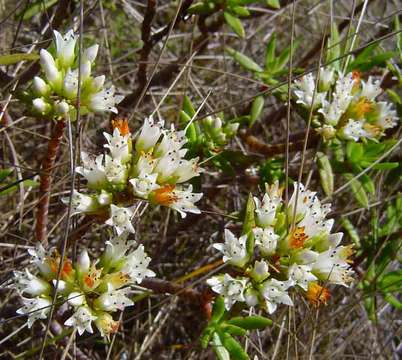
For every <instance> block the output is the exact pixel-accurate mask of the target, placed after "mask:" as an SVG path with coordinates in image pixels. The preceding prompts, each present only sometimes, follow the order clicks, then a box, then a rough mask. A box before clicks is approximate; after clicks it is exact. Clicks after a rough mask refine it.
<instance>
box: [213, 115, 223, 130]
mask: <svg viewBox="0 0 402 360" xmlns="http://www.w3.org/2000/svg"><path fill="white" fill-rule="evenodd" d="M213 126H214V128H215V129H220V128H221V127H222V120H221V119H220V118H219V117H216V118H215V119H214V122H213Z"/></svg>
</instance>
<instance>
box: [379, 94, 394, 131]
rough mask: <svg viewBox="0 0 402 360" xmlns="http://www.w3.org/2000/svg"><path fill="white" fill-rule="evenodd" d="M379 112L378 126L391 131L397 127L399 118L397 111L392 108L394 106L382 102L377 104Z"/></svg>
mask: <svg viewBox="0 0 402 360" xmlns="http://www.w3.org/2000/svg"><path fill="white" fill-rule="evenodd" d="M376 106H377V111H378V119H377V121H376V125H378V126H380V127H381V128H382V129H390V128H393V127H395V126H396V124H397V121H398V116H397V113H396V111H395V110H394V109H393V108H392V104H390V103H386V102H384V101H380V102H378V103H377V104H376Z"/></svg>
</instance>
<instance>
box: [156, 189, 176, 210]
mask: <svg viewBox="0 0 402 360" xmlns="http://www.w3.org/2000/svg"><path fill="white" fill-rule="evenodd" d="M174 188H175V186H174V185H166V186H164V187H161V188H159V189H156V190H155V191H154V201H155V202H156V203H158V204H161V205H165V206H169V205H171V204H173V203H175V202H176V201H177V199H178V198H177V196H176V195H174V194H173V193H172V192H173V190H174Z"/></svg>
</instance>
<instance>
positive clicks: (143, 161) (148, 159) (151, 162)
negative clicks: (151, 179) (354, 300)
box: [135, 151, 156, 176]
mask: <svg viewBox="0 0 402 360" xmlns="http://www.w3.org/2000/svg"><path fill="white" fill-rule="evenodd" d="M155 165H156V159H155V158H154V157H153V156H152V153H150V152H147V153H145V152H143V151H141V155H140V157H139V159H138V161H137V164H135V172H136V174H137V176H138V175H139V174H140V173H145V174H151V173H152V172H153V170H154V167H155Z"/></svg>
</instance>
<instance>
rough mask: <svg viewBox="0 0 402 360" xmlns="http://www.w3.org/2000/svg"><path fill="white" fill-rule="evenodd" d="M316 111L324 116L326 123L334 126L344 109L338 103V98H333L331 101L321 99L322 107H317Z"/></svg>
mask: <svg viewBox="0 0 402 360" xmlns="http://www.w3.org/2000/svg"><path fill="white" fill-rule="evenodd" d="M318 112H319V113H321V114H322V115H323V116H324V121H325V122H326V123H327V124H329V125H331V126H336V125H337V124H338V121H339V119H340V118H341V116H342V115H343V113H344V112H345V110H344V109H343V108H342V107H341V106H340V105H339V100H338V99H337V98H334V99H333V100H332V102H329V101H327V100H323V102H322V108H320V109H318Z"/></svg>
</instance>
